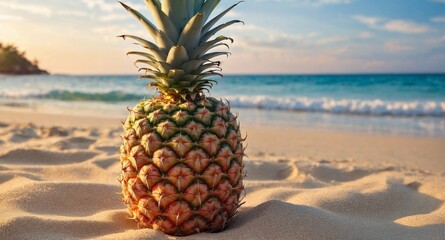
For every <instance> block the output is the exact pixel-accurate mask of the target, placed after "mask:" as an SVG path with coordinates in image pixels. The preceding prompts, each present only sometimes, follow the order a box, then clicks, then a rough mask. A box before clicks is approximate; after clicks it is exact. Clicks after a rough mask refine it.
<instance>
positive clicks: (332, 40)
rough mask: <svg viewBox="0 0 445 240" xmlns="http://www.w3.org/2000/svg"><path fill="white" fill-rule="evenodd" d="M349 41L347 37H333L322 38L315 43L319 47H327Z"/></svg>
mask: <svg viewBox="0 0 445 240" xmlns="http://www.w3.org/2000/svg"><path fill="white" fill-rule="evenodd" d="M348 40H349V38H348V37H346V36H332V37H326V38H320V39H318V40H317V41H315V43H316V44H319V45H325V44H330V43H338V42H345V41H348Z"/></svg>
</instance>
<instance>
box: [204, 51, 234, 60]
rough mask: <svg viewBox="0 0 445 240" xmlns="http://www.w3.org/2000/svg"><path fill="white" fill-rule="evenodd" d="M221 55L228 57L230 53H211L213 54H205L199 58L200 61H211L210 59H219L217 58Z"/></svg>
mask: <svg viewBox="0 0 445 240" xmlns="http://www.w3.org/2000/svg"><path fill="white" fill-rule="evenodd" d="M222 55H226V56H227V57H228V56H229V55H230V53H229V52H213V53H207V54H205V55H203V56H202V57H201V58H202V59H207V60H210V59H212V58H215V57H219V56H222Z"/></svg>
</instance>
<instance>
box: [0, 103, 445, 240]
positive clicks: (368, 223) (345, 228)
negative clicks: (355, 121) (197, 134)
mask: <svg viewBox="0 0 445 240" xmlns="http://www.w3.org/2000/svg"><path fill="white" fill-rule="evenodd" d="M0 116H1V118H0V147H1V148H0V236H2V239H79V238H81V239H84V238H92V239H148V238H153V239H172V238H174V237H169V236H167V235H164V234H163V233H161V232H158V231H154V230H150V229H142V230H139V229H137V226H136V223H135V222H134V221H133V220H131V219H128V216H129V215H128V214H127V212H126V206H125V205H124V204H123V203H122V202H121V200H120V195H119V194H117V193H119V192H120V186H119V183H118V181H117V180H116V178H117V176H118V174H119V171H120V168H119V162H118V161H117V153H116V152H117V151H116V146H118V145H119V142H120V138H119V134H120V131H121V129H120V127H119V119H100V118H97V117H96V118H92V117H70V116H62V115H49V114H43V113H42V114H39V113H23V112H14V111H5V110H0ZM245 124H246V123H245ZM243 131H244V132H247V134H248V140H247V142H248V145H249V146H248V149H247V154H248V157H247V158H246V160H245V164H246V170H247V178H246V180H245V184H246V192H247V195H246V197H245V198H244V201H245V202H246V203H245V204H244V205H243V207H242V208H241V210H240V213H239V214H238V215H237V217H236V218H235V219H234V221H233V222H232V223H231V224H230V225H229V226H228V228H227V229H226V230H225V231H224V232H221V233H213V234H210V233H204V234H198V235H193V236H191V237H188V238H187V239H445V205H444V201H445V192H444V191H443V189H445V159H444V158H445V140H443V139H427V138H412V137H395V136H374V135H364V134H361V135H360V134H353V133H342V132H326V131H323V132H322V131H316V130H301V129H279V128H261V127H255V126H254V127H247V128H243Z"/></svg>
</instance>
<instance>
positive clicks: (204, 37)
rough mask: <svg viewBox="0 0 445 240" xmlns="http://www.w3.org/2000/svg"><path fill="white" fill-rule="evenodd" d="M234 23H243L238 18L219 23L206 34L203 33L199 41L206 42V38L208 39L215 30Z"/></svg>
mask: <svg viewBox="0 0 445 240" xmlns="http://www.w3.org/2000/svg"><path fill="white" fill-rule="evenodd" d="M235 23H243V24H244V22H242V21H240V20H232V21H229V22H226V23H224V24H221V25H219V26H218V27H215V28H214V29H212V30H210V31H208V32H207V33H206V34H204V36H202V37H201V43H204V42H207V40H209V39H210V38H211V37H212V36H213V35H215V34H216V33H217V32H219V31H221V30H222V29H224V28H226V27H228V26H230V25H232V24H235Z"/></svg>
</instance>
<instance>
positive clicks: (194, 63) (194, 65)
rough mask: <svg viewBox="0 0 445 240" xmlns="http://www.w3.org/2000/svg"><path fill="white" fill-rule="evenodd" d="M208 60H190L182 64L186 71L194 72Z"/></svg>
mask: <svg viewBox="0 0 445 240" xmlns="http://www.w3.org/2000/svg"><path fill="white" fill-rule="evenodd" d="M206 62H208V60H202V59H199V60H195V59H194V60H190V61H187V62H185V63H184V64H182V65H181V68H182V69H184V71H185V72H186V73H192V72H194V71H196V70H197V69H198V68H199V67H200V66H201V65H203V64H204V63H206Z"/></svg>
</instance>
